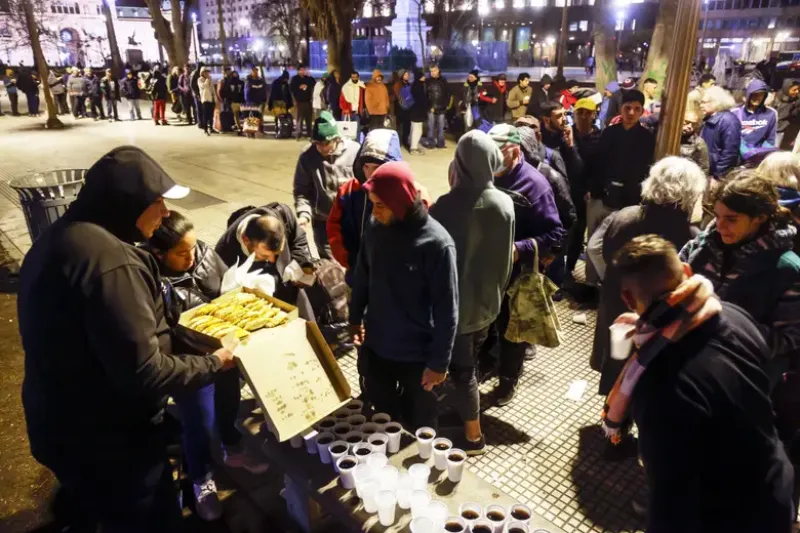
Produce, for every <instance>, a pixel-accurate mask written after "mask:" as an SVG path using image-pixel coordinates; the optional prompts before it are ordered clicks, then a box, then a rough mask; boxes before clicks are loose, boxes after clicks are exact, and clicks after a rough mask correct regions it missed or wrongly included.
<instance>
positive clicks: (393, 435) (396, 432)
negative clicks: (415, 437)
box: [383, 422, 403, 453]
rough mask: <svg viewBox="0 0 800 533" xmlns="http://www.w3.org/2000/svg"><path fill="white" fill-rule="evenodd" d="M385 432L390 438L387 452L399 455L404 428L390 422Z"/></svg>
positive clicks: (384, 427) (385, 427)
mask: <svg viewBox="0 0 800 533" xmlns="http://www.w3.org/2000/svg"><path fill="white" fill-rule="evenodd" d="M383 432H384V433H386V436H387V437H389V442H388V444H387V445H386V451H387V452H389V453H397V452H399V451H400V438H401V437H402V436H403V426H401V425H400V424H399V423H398V422H389V423H388V424H386V425H385V426H383Z"/></svg>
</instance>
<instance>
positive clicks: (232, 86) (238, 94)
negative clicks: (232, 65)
mask: <svg viewBox="0 0 800 533" xmlns="http://www.w3.org/2000/svg"><path fill="white" fill-rule="evenodd" d="M221 93H222V94H221V96H222V99H223V101H224V102H227V103H233V104H242V103H244V81H242V79H241V78H239V77H238V76H236V77H234V76H231V77H229V78H225V80H223V82H222V91H221Z"/></svg>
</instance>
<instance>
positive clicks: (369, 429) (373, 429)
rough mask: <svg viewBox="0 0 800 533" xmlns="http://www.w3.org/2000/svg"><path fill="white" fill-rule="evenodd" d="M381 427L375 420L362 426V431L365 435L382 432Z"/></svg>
mask: <svg viewBox="0 0 800 533" xmlns="http://www.w3.org/2000/svg"><path fill="white" fill-rule="evenodd" d="M380 431H381V427H380V426H379V425H378V424H375V423H374V422H367V423H366V424H364V425H363V426H361V433H363V434H364V435H372V434H373V433H380Z"/></svg>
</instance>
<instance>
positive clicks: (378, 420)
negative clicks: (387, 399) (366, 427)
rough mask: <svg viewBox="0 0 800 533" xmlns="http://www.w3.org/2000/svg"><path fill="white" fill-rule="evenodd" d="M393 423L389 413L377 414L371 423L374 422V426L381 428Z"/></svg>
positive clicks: (371, 419) (373, 416)
mask: <svg viewBox="0 0 800 533" xmlns="http://www.w3.org/2000/svg"><path fill="white" fill-rule="evenodd" d="M391 421H392V417H391V416H389V414H388V413H375V414H374V415H372V418H370V422H372V423H373V424H378V425H379V426H381V428H383V426H385V425H386V424H388V423H389V422H391Z"/></svg>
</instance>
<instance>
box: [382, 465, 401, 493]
mask: <svg viewBox="0 0 800 533" xmlns="http://www.w3.org/2000/svg"><path fill="white" fill-rule="evenodd" d="M378 476H379V478H380V481H381V490H394V489H396V488H397V480H398V479H400V471H399V470H398V469H397V467H396V466H392V465H386V466H384V467H383V468H381V470H380V473H379V474H378Z"/></svg>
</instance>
